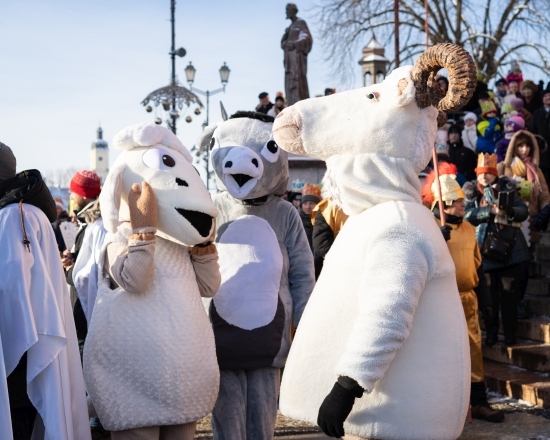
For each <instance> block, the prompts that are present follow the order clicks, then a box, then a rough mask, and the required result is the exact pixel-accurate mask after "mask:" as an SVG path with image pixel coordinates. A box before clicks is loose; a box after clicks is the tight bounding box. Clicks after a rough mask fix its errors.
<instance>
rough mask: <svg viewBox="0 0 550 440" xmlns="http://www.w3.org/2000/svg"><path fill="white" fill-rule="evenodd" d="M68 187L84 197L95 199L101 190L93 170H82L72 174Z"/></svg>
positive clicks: (97, 177)
mask: <svg viewBox="0 0 550 440" xmlns="http://www.w3.org/2000/svg"><path fill="white" fill-rule="evenodd" d="M69 188H70V190H71V192H74V193H75V194H78V195H79V196H81V197H84V198H85V199H95V198H96V197H97V196H99V193H100V192H101V182H100V180H99V176H98V175H97V174H96V173H94V172H93V171H88V170H82V171H78V172H77V173H76V174H75V175H74V176H73V178H72V179H71V184H70V187H69Z"/></svg>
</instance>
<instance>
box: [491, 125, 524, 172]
mask: <svg viewBox="0 0 550 440" xmlns="http://www.w3.org/2000/svg"><path fill="white" fill-rule="evenodd" d="M524 128H525V121H524V120H523V118H522V117H521V116H520V115H519V114H518V115H516V116H512V117H511V118H509V119H508V120H507V121H506V124H505V125H504V137H503V138H501V139H500V140H499V141H498V142H497V146H496V150H495V153H496V154H497V157H498V161H499V163H500V162H502V161H503V160H504V158H505V157H506V150H508V145H509V144H510V139H512V136H514V133H517V132H518V131H520V130H523V129H524Z"/></svg>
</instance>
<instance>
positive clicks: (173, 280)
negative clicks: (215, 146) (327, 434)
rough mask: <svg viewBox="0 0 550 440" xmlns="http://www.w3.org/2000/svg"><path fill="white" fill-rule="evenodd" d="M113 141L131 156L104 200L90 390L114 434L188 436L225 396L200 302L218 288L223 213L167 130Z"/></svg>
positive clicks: (88, 351) (136, 129)
mask: <svg viewBox="0 0 550 440" xmlns="http://www.w3.org/2000/svg"><path fill="white" fill-rule="evenodd" d="M113 143H114V145H115V146H116V147H117V148H119V149H121V150H123V152H122V153H121V154H120V156H119V157H118V158H117V160H116V162H115V164H114V167H113V169H112V170H111V171H110V172H109V175H108V176H107V179H106V181H105V185H104V187H103V191H102V194H101V210H102V214H103V220H104V223H105V226H106V228H107V230H108V231H109V232H110V234H108V235H107V237H106V240H105V243H104V245H103V248H102V251H101V257H100V264H99V270H98V278H99V281H98V295H97V300H96V303H95V307H94V312H93V314H92V319H91V322H90V324H89V331H88V336H87V339H86V344H85V348H84V378H85V381H86V388H87V391H88V393H89V395H90V397H91V400H92V401H93V404H94V407H95V409H96V411H97V414H98V415H99V417H100V418H101V422H102V424H103V426H104V427H105V428H106V429H108V430H110V431H125V430H135V432H134V431H132V434H131V435H132V436H137V437H140V438H141V437H142V436H143V437H148V436H150V434H148V433H150V432H151V430H149V428H152V427H158V430H157V432H160V437H161V438H164V437H165V435H166V434H164V430H165V429H167V430H169V431H170V433H171V435H176V436H179V437H181V438H188V437H187V436H188V435H189V433H193V432H194V429H195V428H194V427H195V425H194V423H195V421H196V420H198V419H199V418H201V417H204V416H205V415H206V414H208V413H209V412H210V411H212V408H213V406H214V403H215V401H216V396H217V394H218V388H219V370H218V364H217V362H216V351H215V345H214V334H213V332H212V326H211V324H210V321H209V320H208V317H207V316H206V314H205V313H204V308H203V305H202V301H201V296H202V297H212V296H213V295H214V294H215V293H216V292H217V290H218V288H219V286H220V279H221V278H220V272H219V266H218V254H217V250H216V246H215V245H214V244H212V243H211V241H212V239H213V237H212V236H211V233H213V228H214V227H215V226H214V225H215V222H214V221H213V218H214V217H215V216H217V215H218V210H217V209H216V207H215V206H214V203H213V202H212V200H211V198H210V194H209V193H208V191H207V190H206V187H205V186H204V184H203V182H202V181H201V179H200V177H199V174H198V172H197V171H196V170H195V169H194V168H193V166H192V165H191V156H190V154H189V152H188V151H187V150H186V149H185V147H184V146H183V145H182V144H181V142H180V141H179V140H178V139H177V138H176V136H175V135H174V134H173V133H171V132H170V131H169V130H168V129H166V128H164V127H158V126H154V125H134V126H131V127H128V128H126V129H125V130H122V131H121V132H120V133H118V134H117V135H116V136H115V139H114V142H113ZM188 245H193V246H192V247H189V246H188ZM142 429H143V430H145V431H144V432H139V431H140V430H142ZM176 433H177V434H176ZM185 433H187V435H184V434H185ZM128 435H130V434H128ZM113 437H114V435H113ZM148 438H149V437H148Z"/></svg>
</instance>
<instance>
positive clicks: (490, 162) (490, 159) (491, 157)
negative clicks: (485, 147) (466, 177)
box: [477, 153, 498, 168]
mask: <svg viewBox="0 0 550 440" xmlns="http://www.w3.org/2000/svg"><path fill="white" fill-rule="evenodd" d="M497 162H498V158H497V155H496V154H490V153H479V154H478V156H477V167H478V168H496V167H497Z"/></svg>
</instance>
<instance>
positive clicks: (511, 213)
mask: <svg viewBox="0 0 550 440" xmlns="http://www.w3.org/2000/svg"><path fill="white" fill-rule="evenodd" d="M499 209H500V210H501V211H503V212H504V213H505V214H506V217H510V218H514V215H515V212H514V207H513V206H510V205H502V206H501V207H500V208H499Z"/></svg>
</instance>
